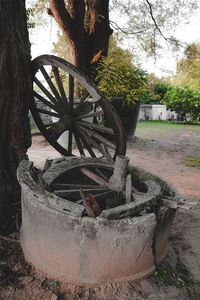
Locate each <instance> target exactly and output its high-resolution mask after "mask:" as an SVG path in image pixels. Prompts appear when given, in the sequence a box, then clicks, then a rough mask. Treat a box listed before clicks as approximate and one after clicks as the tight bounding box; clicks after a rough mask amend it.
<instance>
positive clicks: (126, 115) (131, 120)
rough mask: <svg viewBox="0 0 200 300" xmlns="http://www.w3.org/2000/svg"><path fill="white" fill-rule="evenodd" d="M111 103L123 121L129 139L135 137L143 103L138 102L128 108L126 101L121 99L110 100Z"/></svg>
mask: <svg viewBox="0 0 200 300" xmlns="http://www.w3.org/2000/svg"><path fill="white" fill-rule="evenodd" d="M110 101H111V103H112V105H113V106H114V108H115V110H116V111H117V113H118V115H119V117H120V119H121V121H122V124H123V126H124V130H125V132H126V136H127V138H131V137H133V136H134V134H135V130H136V126H137V121H138V117H139V112H140V105H141V102H140V101H138V102H137V103H136V104H135V105H134V106H127V105H124V99H123V98H120V97H113V98H110Z"/></svg>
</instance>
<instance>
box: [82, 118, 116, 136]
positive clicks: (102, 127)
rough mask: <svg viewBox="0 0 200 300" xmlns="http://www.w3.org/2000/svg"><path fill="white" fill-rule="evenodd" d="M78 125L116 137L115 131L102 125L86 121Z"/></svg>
mask: <svg viewBox="0 0 200 300" xmlns="http://www.w3.org/2000/svg"><path fill="white" fill-rule="evenodd" d="M76 123H77V124H78V125H81V126H85V127H87V128H88V127H89V128H91V129H95V130H97V131H100V132H105V133H109V134H112V135H114V132H113V129H112V128H109V127H105V126H100V125H97V124H93V123H90V122H86V121H77V122H76Z"/></svg>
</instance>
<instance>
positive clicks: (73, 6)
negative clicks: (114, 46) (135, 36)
mask: <svg viewBox="0 0 200 300" xmlns="http://www.w3.org/2000/svg"><path fill="white" fill-rule="evenodd" d="M49 2H50V10H49V14H50V15H52V16H53V17H54V19H55V20H56V22H57V23H58V25H59V26H60V28H61V30H62V31H63V34H64V36H65V37H66V39H67V40H68V42H69V44H70V47H71V54H72V63H73V64H74V65H75V66H77V67H79V68H80V69H81V70H82V71H83V72H85V73H86V74H88V75H91V71H92V70H94V69H95V67H96V64H97V63H98V61H99V59H100V57H101V56H107V54H108V44H109V37H110V35H111V34H112V32H113V31H112V29H111V28H110V25H109V0H86V2H85V0H70V1H68V7H66V6H65V3H64V0H50V1H49Z"/></svg>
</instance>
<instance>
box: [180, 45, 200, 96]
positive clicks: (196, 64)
mask: <svg viewBox="0 0 200 300" xmlns="http://www.w3.org/2000/svg"><path fill="white" fill-rule="evenodd" d="M174 84H175V85H182V86H184V85H187V86H189V87H190V88H192V89H196V90H199V89H200V44H191V45H189V46H188V47H187V48H186V50H185V52H184V58H182V59H181V60H180V61H179V62H178V63H177V67H176V75H175V78H174Z"/></svg>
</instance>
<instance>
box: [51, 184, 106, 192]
mask: <svg viewBox="0 0 200 300" xmlns="http://www.w3.org/2000/svg"><path fill="white" fill-rule="evenodd" d="M51 186H52V187H53V188H54V189H56V190H60V189H61V190H64V189H77V190H79V191H80V189H96V190H97V189H98V190H102V189H104V188H102V187H101V186H99V185H93V184H74V183H53V184H52V185H51Z"/></svg>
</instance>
